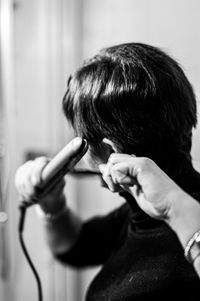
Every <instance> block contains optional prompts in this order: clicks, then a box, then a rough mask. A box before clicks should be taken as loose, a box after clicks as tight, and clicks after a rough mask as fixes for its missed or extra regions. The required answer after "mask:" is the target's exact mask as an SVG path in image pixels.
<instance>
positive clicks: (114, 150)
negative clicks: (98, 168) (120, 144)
mask: <svg viewBox="0 0 200 301" xmlns="http://www.w3.org/2000/svg"><path fill="white" fill-rule="evenodd" d="M102 142H103V143H105V144H107V145H108V146H109V147H110V148H111V149H112V151H113V152H114V153H117V152H118V151H117V148H116V145H115V143H114V142H112V141H111V140H110V139H108V138H103V139H102Z"/></svg>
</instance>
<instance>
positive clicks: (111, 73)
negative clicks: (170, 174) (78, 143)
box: [63, 43, 196, 171]
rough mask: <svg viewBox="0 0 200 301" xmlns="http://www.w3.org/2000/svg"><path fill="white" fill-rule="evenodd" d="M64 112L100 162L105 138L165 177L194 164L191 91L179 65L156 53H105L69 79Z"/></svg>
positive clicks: (144, 49)
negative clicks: (150, 161)
mask: <svg viewBox="0 0 200 301" xmlns="http://www.w3.org/2000/svg"><path fill="white" fill-rule="evenodd" d="M63 109H64V112H65V114H66V117H67V119H68V120H70V121H71V123H72V125H73V127H74V128H75V130H76V132H77V134H78V135H81V136H83V137H85V138H86V139H87V140H88V142H89V144H90V146H91V149H92V150H93V153H94V155H95V156H97V157H98V155H99V154H100V151H99V150H100V149H101V148H102V139H103V138H104V137H106V138H108V139H110V140H112V141H113V142H114V143H115V145H116V147H117V149H118V151H119V152H123V153H128V154H135V155H137V156H147V157H150V158H152V159H153V160H154V161H155V162H157V164H159V165H160V166H161V167H162V168H164V169H165V170H166V171H167V170H168V169H170V168H169V166H172V165H173V164H174V163H175V162H176V163H177V162H179V165H181V162H182V160H184V159H185V158H187V160H188V161H190V149H191V133H192V128H193V127H194V126H195V125H196V100H195V96H194V93H193V89H192V87H191V85H190V83H189V81H188V79H187V78H186V76H185V74H184V72H183V70H182V69H181V68H180V66H179V65H178V63H177V62H176V61H175V60H174V59H172V58H171V57H170V56H169V55H167V54H166V53H164V52H163V51H161V50H160V49H158V48H156V47H152V46H149V45H145V44H141V43H127V44H121V45H116V46H113V47H109V48H106V49H103V50H102V51H100V52H99V53H98V54H97V55H96V56H95V57H93V58H92V59H90V60H88V61H86V62H85V63H84V64H83V66H82V67H81V68H80V69H78V70H77V72H76V73H75V74H74V75H73V76H71V77H70V78H69V81H68V87H67V92H66V94H65V97H64V99H63ZM177 164H178V163H177Z"/></svg>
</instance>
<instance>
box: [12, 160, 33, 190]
mask: <svg viewBox="0 0 200 301" xmlns="http://www.w3.org/2000/svg"><path fill="white" fill-rule="evenodd" d="M31 166H32V161H27V162H26V163H25V164H24V165H22V166H20V167H19V168H18V169H17V171H16V174H15V186H16V188H17V191H18V192H19V193H20V194H23V190H24V185H25V182H26V179H27V177H29V171H30V168H31Z"/></svg>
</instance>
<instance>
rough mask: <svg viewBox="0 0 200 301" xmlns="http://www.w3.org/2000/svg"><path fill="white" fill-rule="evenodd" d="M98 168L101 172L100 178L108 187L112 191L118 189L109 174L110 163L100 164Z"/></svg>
mask: <svg viewBox="0 0 200 301" xmlns="http://www.w3.org/2000/svg"><path fill="white" fill-rule="evenodd" d="M99 169H100V171H101V173H102V178H103V180H104V182H105V183H106V184H107V186H108V188H109V189H110V190H111V191H112V192H116V191H118V189H119V186H118V185H116V184H115V183H114V182H113V179H112V176H111V172H110V169H111V164H109V163H107V164H100V165H99Z"/></svg>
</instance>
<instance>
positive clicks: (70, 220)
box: [44, 208, 82, 255]
mask: <svg viewBox="0 0 200 301" xmlns="http://www.w3.org/2000/svg"><path fill="white" fill-rule="evenodd" d="M44 226H45V232H46V237H47V242H48V245H49V247H50V249H51V251H52V253H53V254H54V255H57V254H61V253H64V252H67V251H68V250H69V249H70V248H71V247H72V246H73V244H74V243H75V241H76V240H77V238H78V236H79V233H80V230H81V227H82V221H81V219H80V218H79V217H78V216H76V215H75V214H74V213H73V212H72V211H71V210H70V209H69V208H66V210H65V211H64V212H63V213H62V214H61V215H60V216H59V217H58V218H56V219H45V220H44Z"/></svg>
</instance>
